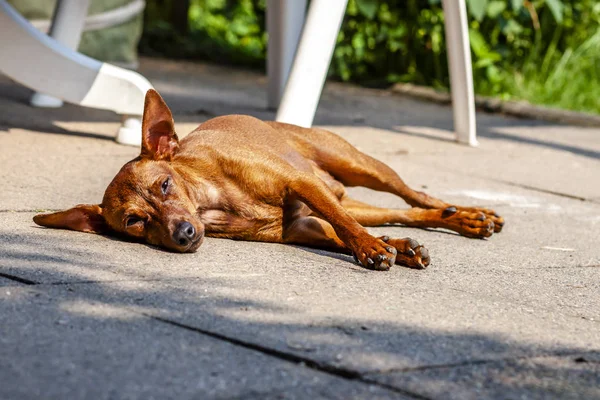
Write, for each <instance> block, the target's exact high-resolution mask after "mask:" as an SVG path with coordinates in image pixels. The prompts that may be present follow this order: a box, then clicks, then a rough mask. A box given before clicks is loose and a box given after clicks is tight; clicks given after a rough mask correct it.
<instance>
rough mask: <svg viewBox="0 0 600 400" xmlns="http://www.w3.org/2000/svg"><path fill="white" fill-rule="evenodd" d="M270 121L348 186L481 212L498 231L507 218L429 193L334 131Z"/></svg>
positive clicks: (419, 203) (414, 201)
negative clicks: (460, 205)
mask: <svg viewBox="0 0 600 400" xmlns="http://www.w3.org/2000/svg"><path fill="white" fill-rule="evenodd" d="M269 124H271V125H272V126H274V127H276V128H277V129H283V130H285V131H287V132H288V133H289V134H290V136H291V137H292V138H293V141H294V143H295V147H296V148H297V150H298V151H299V152H300V153H302V155H303V156H304V157H306V158H308V159H311V160H313V161H314V162H315V163H316V164H317V165H318V166H319V167H320V168H322V169H323V170H325V171H327V172H328V173H329V174H330V175H332V176H333V177H334V178H335V179H336V180H338V181H339V182H341V183H342V184H344V185H345V186H364V187H367V188H370V189H373V190H378V191H381V192H389V193H393V194H395V195H397V196H400V197H401V198H402V199H404V201H406V202H407V203H408V204H410V205H411V206H412V207H419V208H426V209H440V210H448V211H447V213H448V212H452V210H456V211H457V212H458V211H465V212H471V213H481V214H483V215H485V217H486V219H489V220H490V221H492V222H493V223H494V230H495V231H496V232H499V231H500V230H501V229H502V226H503V225H504V219H502V218H501V217H499V216H498V215H497V214H496V213H495V212H494V211H493V210H489V209H483V208H474V207H459V206H453V205H451V204H449V203H446V202H445V201H442V200H440V199H436V198H435V197H432V196H429V195H428V194H426V193H423V192H419V191H416V190H413V189H412V188H410V187H409V186H408V185H407V184H406V183H404V181H403V180H402V178H400V176H399V175H398V174H397V173H396V172H395V171H394V170H393V169H392V168H390V167H388V166H387V165H386V164H384V163H382V162H381V161H379V160H376V159H374V158H373V157H371V156H369V155H367V154H365V153H363V152H361V151H360V150H358V149H357V148H356V147H354V146H352V145H351V144H350V143H348V142H347V141H346V140H344V139H343V138H341V137H340V136H338V135H336V134H335V133H332V132H329V131H327V130H324V129H319V128H310V129H308V128H301V127H298V126H293V125H288V124H283V123H277V122H271V123H269Z"/></svg>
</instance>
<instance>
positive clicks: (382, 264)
mask: <svg viewBox="0 0 600 400" xmlns="http://www.w3.org/2000/svg"><path fill="white" fill-rule="evenodd" d="M397 254H398V251H397V250H396V248H395V247H394V246H393V245H390V244H387V243H385V242H384V241H383V240H381V239H377V238H374V237H369V239H367V240H364V241H363V243H362V244H361V245H359V246H358V249H357V250H356V251H354V253H353V255H354V259H355V260H356V262H357V263H359V264H361V265H362V266H363V267H366V268H369V269H375V270H378V271H386V270H388V269H390V268H391V267H392V265H394V263H395V262H396V255H397Z"/></svg>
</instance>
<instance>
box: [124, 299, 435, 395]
mask: <svg viewBox="0 0 600 400" xmlns="http://www.w3.org/2000/svg"><path fill="white" fill-rule="evenodd" d="M134 312H136V313H139V314H141V315H143V316H145V317H147V318H150V319H152V320H155V321H158V322H162V323H165V324H168V325H172V326H176V327H178V328H182V329H186V330H189V331H192V332H196V333H200V334H202V335H205V336H209V337H211V338H214V339H217V340H220V341H223V342H227V343H230V344H232V345H235V346H239V347H243V348H245V349H248V350H253V351H257V352H259V353H262V354H264V355H267V356H270V357H274V358H277V359H279V360H282V361H287V362H290V363H293V364H297V365H302V366H304V367H307V368H310V369H313V370H316V371H319V372H322V373H326V374H328V375H333V376H336V377H338V378H342V379H346V380H350V381H359V382H362V383H367V384H370V385H375V386H379V387H381V388H384V389H388V390H390V391H393V392H395V393H399V394H402V395H404V396H408V397H412V398H414V399H418V400H432V399H431V398H429V397H426V396H423V395H421V394H419V393H415V392H413V391H409V390H405V389H400V388H397V387H395V386H392V385H388V384H384V383H381V382H378V381H376V380H372V379H366V378H364V377H363V376H362V375H361V374H360V373H359V372H357V371H354V370H351V369H347V368H343V367H336V366H334V365H331V364H327V363H323V362H318V361H315V360H312V359H310V358H306V357H302V356H298V355H296V354H291V353H286V352H284V351H280V350H276V349H272V348H269V347H265V346H261V345H259V344H255V343H251V342H247V341H244V340H241V339H236V338H233V337H230V336H226V335H223V334H221V333H217V332H212V331H209V330H206V329H201V328H197V327H194V326H191V325H187V324H183V323H180V322H177V321H172V320H170V319H166V318H163V317H158V316H155V315H151V314H146V313H141V312H139V311H134Z"/></svg>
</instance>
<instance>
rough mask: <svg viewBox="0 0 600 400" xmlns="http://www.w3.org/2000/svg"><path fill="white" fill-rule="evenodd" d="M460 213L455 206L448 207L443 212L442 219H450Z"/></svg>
mask: <svg viewBox="0 0 600 400" xmlns="http://www.w3.org/2000/svg"><path fill="white" fill-rule="evenodd" d="M457 212H458V209H457V208H456V207H454V206H450V207H447V208H446V209H445V210H444V211H443V212H442V218H448V217H449V216H451V215H454V214H456V213H457Z"/></svg>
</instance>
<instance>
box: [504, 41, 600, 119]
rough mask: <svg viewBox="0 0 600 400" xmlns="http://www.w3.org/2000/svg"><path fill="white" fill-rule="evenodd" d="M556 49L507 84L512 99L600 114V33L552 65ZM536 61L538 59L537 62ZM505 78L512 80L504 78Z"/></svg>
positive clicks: (526, 65) (529, 64) (569, 51)
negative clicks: (551, 60)
mask: <svg viewBox="0 0 600 400" xmlns="http://www.w3.org/2000/svg"><path fill="white" fill-rule="evenodd" d="M553 56H554V54H553V49H552V47H550V49H549V50H548V51H547V53H546V55H545V57H544V58H543V61H542V62H540V59H539V58H537V57H532V58H531V60H528V62H527V63H526V64H525V65H524V67H523V69H522V72H521V73H516V74H514V75H512V82H507V83H506V85H507V87H508V88H509V90H508V91H509V93H510V95H511V97H514V98H517V99H523V100H527V101H529V102H531V103H534V104H541V105H547V106H551V107H556V108H562V109H567V110H575V111H584V112H590V113H596V114H600V31H598V32H597V33H596V34H595V35H593V36H592V37H590V38H589V39H588V40H586V41H585V42H584V43H582V44H581V45H580V46H579V47H578V48H576V49H575V50H572V49H567V50H566V51H565V52H564V53H563V55H562V56H561V57H560V58H559V59H558V62H554V63H551V62H550V61H549V60H550V59H552V58H553ZM534 58H536V59H535V60H534ZM505 79H510V78H508V77H505Z"/></svg>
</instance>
